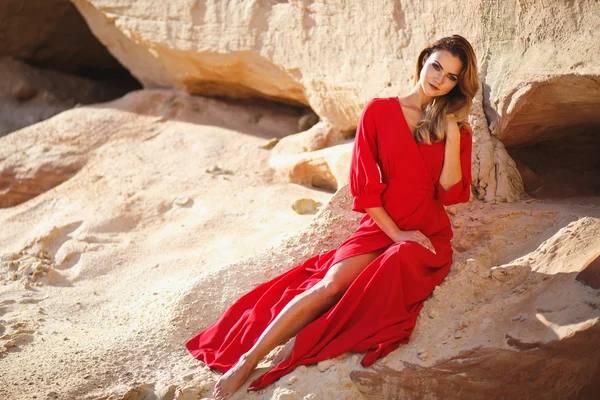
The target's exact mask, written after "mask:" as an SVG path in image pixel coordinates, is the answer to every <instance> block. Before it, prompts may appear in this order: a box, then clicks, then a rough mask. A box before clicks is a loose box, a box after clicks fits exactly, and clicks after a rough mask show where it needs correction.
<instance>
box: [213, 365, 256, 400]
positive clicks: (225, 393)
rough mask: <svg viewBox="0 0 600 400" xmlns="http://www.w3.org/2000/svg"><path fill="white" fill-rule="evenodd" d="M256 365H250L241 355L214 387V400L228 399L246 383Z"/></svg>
mask: <svg viewBox="0 0 600 400" xmlns="http://www.w3.org/2000/svg"><path fill="white" fill-rule="evenodd" d="M255 367H256V365H254V364H252V363H251V362H250V361H249V360H248V359H247V358H246V355H245V354H244V355H242V356H241V357H240V359H239V361H238V362H237V364H235V365H234V366H233V367H232V368H231V369H230V370H229V371H227V373H226V374H225V375H223V376H222V377H221V378H220V379H219V380H218V381H217V384H216V385H215V390H214V392H213V396H214V397H215V399H216V400H225V399H229V398H230V397H231V396H233V394H234V393H235V392H236V391H237V390H238V389H239V388H240V387H241V386H242V385H243V384H244V382H246V380H247V379H248V377H249V376H250V374H251V373H252V370H253V369H254V368H255Z"/></svg>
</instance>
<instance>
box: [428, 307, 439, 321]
mask: <svg viewBox="0 0 600 400" xmlns="http://www.w3.org/2000/svg"><path fill="white" fill-rule="evenodd" d="M427 316H428V317H429V318H431V319H434V318H437V317H439V316H440V312H439V311H438V310H436V309H435V308H434V309H431V310H429V312H428V313H427Z"/></svg>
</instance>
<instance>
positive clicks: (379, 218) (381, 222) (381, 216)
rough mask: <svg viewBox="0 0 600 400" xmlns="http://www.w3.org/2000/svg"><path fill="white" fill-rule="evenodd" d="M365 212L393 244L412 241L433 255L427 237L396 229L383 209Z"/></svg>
mask: <svg viewBox="0 0 600 400" xmlns="http://www.w3.org/2000/svg"><path fill="white" fill-rule="evenodd" d="M365 211H366V212H367V214H369V216H370V217H371V218H372V219H373V221H375V223H376V224H377V225H378V226H379V227H380V228H381V230H382V231H383V232H384V233H385V234H386V235H388V236H389V237H390V239H392V240H393V241H394V242H400V241H413V242H416V243H418V244H420V245H421V246H423V247H425V248H426V249H428V250H430V251H431V252H433V253H434V254H437V253H436V252H435V248H434V247H433V244H431V241H430V240H429V238H428V237H427V236H425V235H424V234H423V233H421V232H420V231H403V230H401V229H400V228H398V225H396V223H395V222H394V220H393V219H392V217H390V215H389V214H388V212H387V211H385V208H383V207H370V208H366V209H365Z"/></svg>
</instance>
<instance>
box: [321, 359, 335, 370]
mask: <svg viewBox="0 0 600 400" xmlns="http://www.w3.org/2000/svg"><path fill="white" fill-rule="evenodd" d="M332 366H333V361H331V360H325V361H320V362H319V363H318V364H317V369H318V370H319V371H321V372H325V371H327V370H328V369H329V368H331V367H332Z"/></svg>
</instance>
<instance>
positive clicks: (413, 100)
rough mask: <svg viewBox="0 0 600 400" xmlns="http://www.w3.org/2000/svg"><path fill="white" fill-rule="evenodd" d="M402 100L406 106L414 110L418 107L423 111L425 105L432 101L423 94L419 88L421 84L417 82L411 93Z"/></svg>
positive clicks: (431, 98)
mask: <svg viewBox="0 0 600 400" xmlns="http://www.w3.org/2000/svg"><path fill="white" fill-rule="evenodd" d="M402 98H403V99H404V100H405V101H406V102H407V103H408V105H410V106H412V107H414V108H417V107H418V108H419V109H421V110H423V109H425V107H427V104H429V103H431V102H432V101H433V97H430V96H427V95H426V94H425V93H424V92H423V88H421V84H420V83H419V82H417V84H416V85H415V86H414V87H413V88H412V89H411V91H410V92H409V93H408V94H407V95H406V96H403V97H402Z"/></svg>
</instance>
